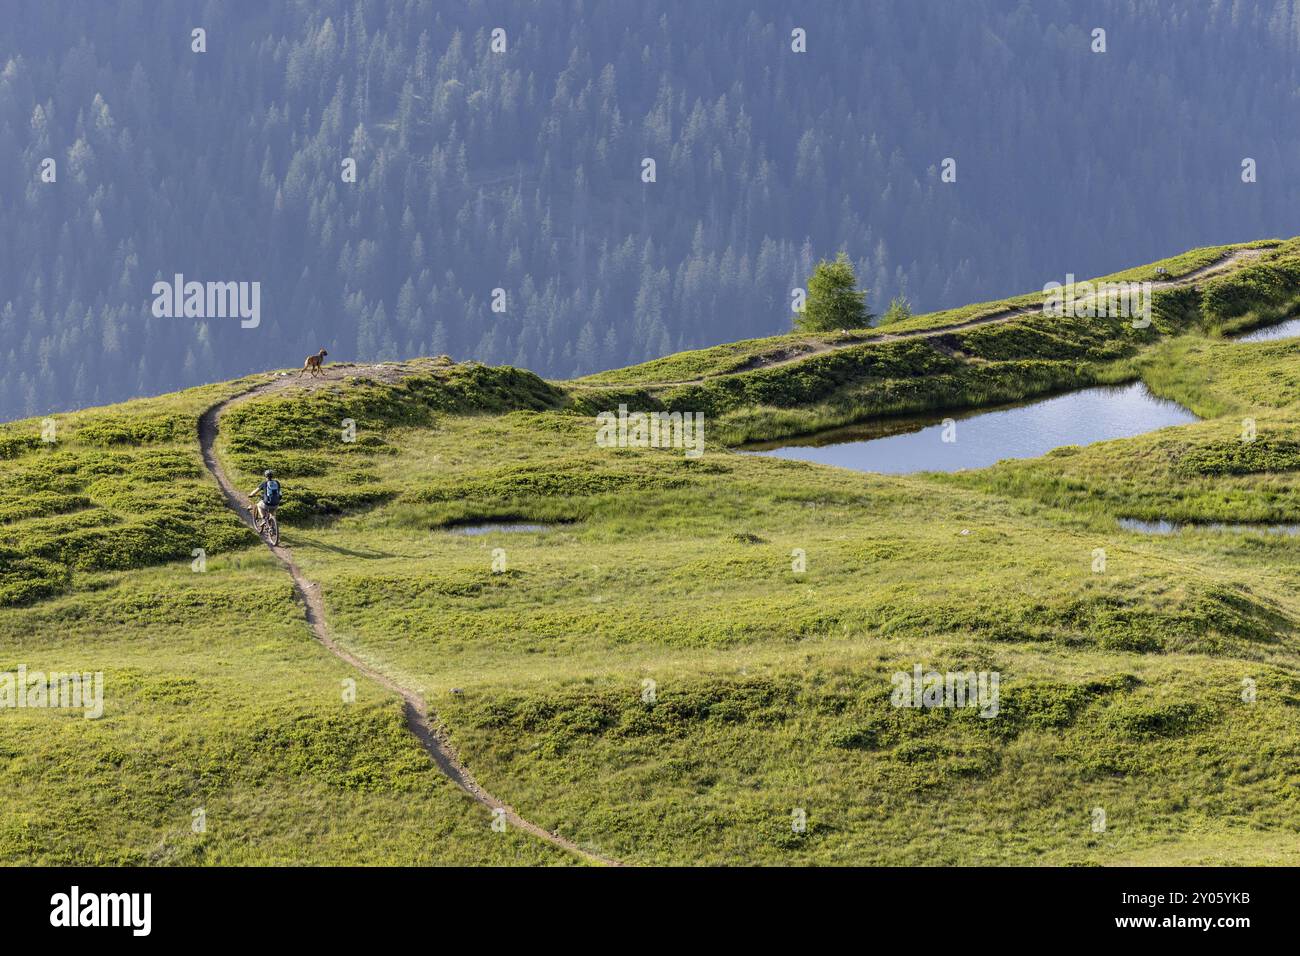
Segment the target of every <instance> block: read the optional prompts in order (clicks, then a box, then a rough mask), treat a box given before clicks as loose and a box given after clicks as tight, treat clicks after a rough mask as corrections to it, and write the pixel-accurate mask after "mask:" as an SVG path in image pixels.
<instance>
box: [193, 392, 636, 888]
mask: <svg viewBox="0 0 1300 956" xmlns="http://www.w3.org/2000/svg"><path fill="white" fill-rule="evenodd" d="M361 370H364V369H361ZM292 384H293V381H292V379H286V378H276V379H272V380H271V381H269V382H266V383H264V384H262V385H256V386H254V387H252V388H251V389H249V390H248V391H246V392H242V393H240V394H239V395H235V396H232V397H230V398H228V399H226V400H224V401H222V402H218V403H217V404H216V405H213V406H212V407H211V408H209V409H207V411H205V412H204V413H203V415H202V416H201V417H200V418H199V448H200V450H201V451H202V452H203V464H204V465H205V466H206V467H207V469H208V471H209V472H211V474H212V477H213V478H214V479H215V480H216V482H217V485H218V486H219V487H220V488H221V493H222V494H223V495H224V496H225V498H226V505H227V506H228V507H229V508H230V509H231V510H232V511H234V512H235V513H236V514H237V515H239V518H240V520H241V521H243V522H244V524H246V525H248V527H249V528H252V526H253V516H252V513H251V512H250V511H249V507H248V505H247V504H246V503H245V498H244V496H243V495H242V494H240V493H239V491H237V490H236V489H235V486H234V485H233V484H231V482H230V479H229V478H227V477H226V472H225V469H223V468H222V466H221V462H220V460H218V458H217V454H216V449H215V445H216V439H217V431H218V425H219V423H220V419H221V416H222V414H223V413H224V412H225V411H226V410H227V409H229V408H230V407H231V406H232V405H235V404H238V403H240V402H244V401H247V400H248V399H251V398H255V397H256V396H258V395H265V394H267V393H268V392H275V391H284V390H286V388H287V386H290V385H292ZM263 543H264V544H266V541H265V539H263ZM266 546H267V547H268V548H269V549H270V551H271V553H272V554H274V555H275V556H276V558H277V559H279V561H280V563H281V564H282V565H284V568H285V570H286V571H288V572H289V575H290V576H291V577H292V578H293V586H294V591H295V593H296V594H297V595H298V597H299V598H301V600H302V603H303V608H304V611H305V614H306V618H307V624H308V626H310V627H311V632H312V635H313V636H314V637H315V638H316V640H317V641H319V642H320V643H321V644H323V645H324V646H325V648H326V649H327V650H328V651H329V652H330V653H331V654H333V655H334V656H335V657H337V658H338V659H339V660H341V661H343V662H344V663H346V664H349V665H350V666H352V667H353V668H355V669H356V670H358V671H360V672H361V673H362V674H363V675H365V676H366V677H368V678H370V679H371V680H372V681H374V682H375V683H377V684H379V685H380V686H381V687H384V688H385V689H387V690H389V691H391V692H392V693H394V694H396V695H397V696H399V697H401V698H402V711H403V713H404V714H405V715H406V729H407V730H409V731H410V732H411V733H412V734H413V735H414V736H415V738H416V739H417V740H418V741H419V742H420V744H421V746H423V747H424V749H425V751H426V752H427V753H428V754H429V757H430V758H431V759H432V760H433V762H434V763H435V764H436V765H437V767H438V769H439V770H441V771H442V772H443V774H445V775H446V776H447V777H449V778H450V779H451V781H452V782H453V783H454V784H456V786H458V787H460V788H461V789H462V790H464V791H465V792H466V793H467V794H469V796H471V797H472V798H473V799H474V800H476V801H478V802H479V803H481V804H482V805H483V806H485V807H487V808H489V809H490V810H493V811H497V810H502V811H504V812H505V818H506V821H507V823H509V824H510V825H512V826H514V827H516V828H517V829H520V830H522V831H524V832H525V833H529V834H531V835H533V836H535V837H537V838H538V839H540V840H545V841H546V842H547V843H550V844H552V845H553V846H557V847H559V848H561V849H563V850H567V851H568V852H570V853H573V854H575V855H576V856H579V857H581V858H582V859H584V860H586V861H587V862H589V863H598V864H604V865H607V866H621V865H622V864H621V863H620V862H619V861H618V860H614V859H611V858H609V857H604V856H601V855H600V854H598V853H593V852H592V851H590V850H586V849H583V848H582V847H580V846H578V844H576V843H574V842H573V841H572V840H569V839H567V838H566V837H562V836H560V835H559V834H557V833H552V832H551V831H549V830H547V829H544V828H543V827H540V826H538V825H537V824H535V823H532V822H530V821H528V820H525V819H524V818H523V817H521V816H520V815H519V814H518V813H517V812H516V811H515V810H514V808H513V807H511V806H510V805H509V804H507V803H505V802H503V801H501V800H498V799H497V798H496V797H494V796H492V794H490V793H488V792H487V791H486V790H484V789H483V788H482V787H481V786H479V784H478V781H476V780H475V779H474V775H473V774H471V773H470V772H469V769H468V768H466V766H465V765H464V764H462V763H461V762H460V760H459V759H458V758H457V756H456V754H455V752H454V751H453V750H452V749H451V746H450V744H448V742H447V741H446V740H445V739H444V738H443V737H442V735H441V734H439V733H438V731H437V730H436V729H435V728H434V726H433V723H432V722H431V721H430V719H429V710H428V707H426V706H425V703H424V700H423V698H421V697H420V695H419V694H417V693H416V692H415V691H414V690H412V689H411V688H409V687H406V686H404V685H402V684H400V683H398V682H397V681H396V680H394V679H393V678H391V677H389V676H388V675H387V674H384V673H382V672H381V671H379V670H376V669H375V668H374V667H372V666H371V665H369V664H367V663H366V662H365V661H363V660H361V659H360V658H359V657H357V656H356V655H355V654H353V653H352V652H351V651H348V650H347V649H345V648H343V647H341V646H340V645H339V644H338V643H337V642H336V641H335V640H334V638H333V637H332V636H331V635H330V630H329V626H328V624H326V621H325V602H324V601H323V600H322V599H321V591H320V585H319V584H316V583H314V582H312V581H310V580H308V579H307V576H306V575H304V574H303V573H302V569H301V568H299V567H298V565H297V563H296V562H295V561H294V559H293V552H291V551H290V550H289V549H288V548H286V547H285V546H284V545H279V546H275V547H273V546H271V545H270V544H266Z"/></svg>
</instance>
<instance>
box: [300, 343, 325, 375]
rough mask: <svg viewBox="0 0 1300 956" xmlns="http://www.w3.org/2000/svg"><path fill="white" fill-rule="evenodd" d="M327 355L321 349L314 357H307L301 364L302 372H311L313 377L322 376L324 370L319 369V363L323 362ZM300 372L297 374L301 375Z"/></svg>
mask: <svg viewBox="0 0 1300 956" xmlns="http://www.w3.org/2000/svg"><path fill="white" fill-rule="evenodd" d="M327 355H329V353H328V352H326V351H325V350H324V349H321V350H320V351H319V352H317V353H316V354H315V355H308V356H307V360H306V361H305V362H303V363H302V372H308V371H309V372H311V374H312V375H313V376H314V375H317V374H319V375H324V374H325V370H324V369H323V368H321V363H323V362H324V361H325V356H327ZM302 372H299V373H298V374H299V375H301V374H302Z"/></svg>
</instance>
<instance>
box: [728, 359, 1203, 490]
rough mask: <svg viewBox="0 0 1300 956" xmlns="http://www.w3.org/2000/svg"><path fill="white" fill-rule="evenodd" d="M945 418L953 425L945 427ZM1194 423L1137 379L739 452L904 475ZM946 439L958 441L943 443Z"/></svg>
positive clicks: (981, 465)
mask: <svg viewBox="0 0 1300 956" xmlns="http://www.w3.org/2000/svg"><path fill="white" fill-rule="evenodd" d="M945 418H950V419H953V421H954V424H953V425H951V426H945V425H944V420H945ZM1194 421H1197V418H1196V416H1195V415H1193V414H1192V413H1191V412H1190V411H1188V410H1187V409H1186V408H1183V406H1181V405H1179V404H1177V403H1175V402H1169V401H1165V400H1164V399H1160V398H1156V397H1155V396H1154V395H1152V394H1151V393H1150V392H1149V391H1148V390H1147V388H1146V386H1145V385H1143V384H1142V383H1141V382H1134V383H1132V384H1130V385H1120V386H1099V387H1094V388H1084V389H1079V390H1078V391H1074V392H1067V393H1066V394H1064V395H1056V396H1054V397H1052V398H1044V399H1038V400H1035V401H1030V402H1021V403H1018V404H1015V405H1003V406H998V407H995V408H991V409H990V408H985V409H976V410H973V411H968V412H959V413H956V414H949V415H935V414H930V415H926V416H916V417H907V418H891V419H884V420H881V421H877V422H871V423H869V424H867V425H854V426H850V427H848V428H837V429H833V430H830V431H825V432H819V433H818V434H816V435H810V436H808V437H806V438H797V439H787V440H783V441H779V442H764V443H761V444H754V445H749V446H747V447H746V448H744V449H742V450H743V451H747V452H751V453H753V454H757V455H771V456H774V457H777V458H793V459H797V460H799V461H812V462H817V463H819V464H823V465H837V466H839V467H841V468H852V469H854V470H855V471H872V472H878V473H881V474H887V475H906V474H911V473H913V472H918V471H947V472H951V471H961V470H963V469H966V468H985V467H987V466H989V465H992V464H994V463H996V462H998V461H1001V460H1002V459H1005V458H1037V457H1038V456H1039V455H1045V454H1047V453H1048V452H1049V451H1051V450H1052V449H1054V448H1060V447H1061V446H1063V445H1088V444H1091V443H1092V442H1097V441H1106V440H1108V439H1112V438H1129V437H1131V436H1133V435H1141V434H1143V433H1145V432H1150V431H1155V430H1156V429H1157V428H1165V427H1167V426H1169V425H1184V424H1187V423H1188V422H1194ZM945 437H949V438H951V439H955V440H948V441H945V440H944V439H945Z"/></svg>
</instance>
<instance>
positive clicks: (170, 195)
mask: <svg viewBox="0 0 1300 956" xmlns="http://www.w3.org/2000/svg"><path fill="white" fill-rule="evenodd" d="M1195 7H1196V9H1195V10H1192V9H1191V8H1190V6H1189V5H1186V4H1182V3H1179V2H1177V0H1142V2H1138V0H1113V2H1100V3H1096V4H1091V5H1088V6H1087V7H1084V8H1080V7H1079V5H1077V4H1066V3H1063V2H1051V0H1049V2H1035V3H1028V2H995V0H923V2H920V0H917V2H900V3H870V4H843V3H829V2H826V3H811V4H801V5H799V6H798V8H797V9H796V8H795V7H794V6H793V5H791V4H788V3H779V2H772V0H752V2H748V3H716V4H708V3H698V2H690V0H663V2H659V3H656V4H654V5H653V7H650V6H646V5H642V4H639V3H635V2H619V3H596V2H591V0H588V2H583V0H534V2H509V3H507V2H484V0H469V2H456V3H444V2H434V0H319V2H305V0H269V2H234V3H217V2H207V3H181V2H175V3H162V2H150V0H120V2H115V3H112V4H98V3H94V4H92V3H67V2H60V0H20V2H12V0H11V2H10V3H9V4H7V5H6V9H5V15H4V23H3V26H0V222H3V224H4V228H3V229H2V230H0V417H3V418H14V417H19V416H25V415H34V414H41V413H45V412H48V411H56V410H60V409H65V408H74V407H79V406H84V405H88V404H96V403H103V402H109V401H115V400H120V399H124V398H128V397H131V396H133V395H142V394H153V393H158V392H163V391H167V390H171V389H175V388H179V387H182V386H188V385H193V384H197V383H200V382H209V381H214V380H217V379H222V378H229V377H232V376H235V375H238V374H242V373H245V372H249V371H253V370H258V369H265V368H273V367H281V366H287V365H298V364H300V363H301V362H302V358H303V356H304V355H306V354H308V353H312V352H315V351H316V350H317V349H318V348H322V347H323V348H326V349H328V350H329V353H330V357H331V360H349V359H354V358H355V359H367V360H374V359H385V358H394V359H396V358H403V357H409V356H414V355H424V354H433V355H437V354H440V353H449V354H451V355H452V356H453V357H455V358H456V359H465V358H475V359H479V360H481V361H484V362H488V363H494V364H496V363H509V364H514V365H519V366H524V367H527V368H531V369H533V370H534V371H537V372H538V373H540V374H543V375H548V376H552V377H567V376H572V375H577V374H583V373H588V372H593V371H596V370H599V369H602V368H608V367H613V366H618V365H622V364H627V363H631V362H634V361H640V360H644V359H648V358H651V357H654V356H657V355H662V354H665V353H668V352H672V351H676V350H681V349H685V348H690V347H694V346H702V345H709V344H714V343H719V342H724V341H730V340H735V339H740V338H745V337H752V336H757V335H765V334H771V333H774V332H778V331H781V330H784V329H787V328H789V326H790V319H791V309H790V297H791V289H792V288H794V287H797V286H802V285H803V284H804V283H805V281H806V279H807V276H808V274H809V271H810V269H811V267H812V266H813V264H814V263H815V262H816V261H817V260H819V259H822V258H834V256H835V254H836V253H837V252H838V251H839V250H845V251H846V252H847V253H848V254H849V257H850V259H851V260H852V262H853V265H854V268H855V271H856V274H857V276H858V279H859V281H860V282H861V283H862V284H863V285H865V286H866V287H867V288H868V289H869V290H870V292H869V296H868V299H867V307H868V309H869V310H870V311H872V312H876V313H878V312H881V311H883V310H884V308H885V306H886V305H888V303H889V301H890V300H891V298H893V297H894V296H898V295H905V296H907V297H908V299H909V300H910V301H911V303H912V306H913V308H914V309H915V310H916V311H918V312H919V311H928V310H933V309H938V308H943V307H948V306H955V305H959V304H962V303H966V302H970V301H975V300H979V299H987V298H993V297H996V296H1001V295H1005V294H1009V293H1013V292H1022V291H1027V290H1029V289H1032V288H1039V287H1041V286H1042V284H1043V283H1044V282H1046V281H1049V280H1057V281H1061V280H1063V279H1064V276H1065V275H1066V273H1074V274H1077V275H1079V276H1081V277H1082V276H1086V275H1096V274H1101V273H1104V272H1106V271H1109V270H1111V269H1115V268H1119V267H1122V266H1128V265H1131V264H1132V263H1134V262H1137V261H1142V260H1149V259H1155V258H1158V257H1159V256H1162V255H1168V254H1170V253H1173V252H1177V251H1180V250H1182V249H1185V248H1187V247H1189V246H1193V245H1200V244H1211V243H1223V242H1230V241H1235V240H1243V239H1251V238H1257V237H1259V236H1261V235H1264V234H1270V233H1271V234H1276V235H1290V234H1292V233H1294V232H1295V231H1296V230H1295V228H1294V222H1293V221H1292V220H1291V218H1290V217H1289V215H1288V213H1289V210H1290V209H1291V208H1292V205H1293V203H1294V197H1293V194H1292V190H1293V187H1294V184H1295V183H1296V182H1297V180H1298V179H1300V124H1297V123H1296V122H1294V121H1293V120H1294V118H1295V116H1296V111H1297V98H1296V89H1297V88H1298V86H1297V68H1296V55H1297V53H1298V52H1300V5H1298V4H1297V3H1296V2H1294V0H1278V2H1275V3H1244V2H1240V0H1237V2H1233V0H1210V2H1207V3H1205V4H1197V5H1195ZM1098 27H1100V28H1103V29H1105V31H1106V50H1105V52H1104V53H1099V52H1094V50H1093V49H1092V45H1093V44H1092V40H1091V35H1092V31H1093V30H1094V29H1095V28H1098ZM196 28H198V29H201V30H202V31H203V34H204V38H205V39H204V47H205V48H204V50H203V51H202V52H196V51H195V50H194V48H193V47H194V40H193V36H194V34H193V31H194V30H195V29H196ZM498 29H499V30H502V31H504V33H503V34H501V36H502V37H503V38H504V43H503V46H504V49H501V50H496V49H494V44H493V31H494V30H498ZM796 29H801V30H803V31H804V35H805V36H806V51H804V52H798V51H796V50H794V49H792V31H794V30H796ZM109 38H111V42H110V39H109ZM885 38H887V40H886V39H885ZM1225 75H1236V76H1238V82H1237V83H1235V84H1224V83H1222V82H1220V81H1219V80H1217V79H1216V78H1217V77H1222V76H1225ZM1116 104H1123V105H1122V106H1121V107H1119V108H1117V107H1116ZM647 158H649V159H653V160H654V167H655V175H654V180H653V181H652V182H646V181H645V180H644V169H645V164H644V160H646V159H647ZM1246 158H1250V159H1253V160H1254V161H1255V166H1256V168H1257V171H1258V172H1257V179H1256V181H1255V182H1249V183H1247V182H1243V181H1242V162H1243V160H1244V159H1246ZM47 159H53V160H54V169H55V171H56V177H55V179H54V181H52V182H50V181H44V179H43V177H42V168H43V163H44V161H45V160H47ZM347 159H352V160H355V168H356V177H355V182H349V181H346V177H345V174H344V171H343V168H344V161H345V160H347ZM945 159H952V160H955V166H954V169H955V174H956V175H955V181H954V182H945V181H943V177H941V175H940V170H941V168H942V166H943V164H944V160H945ZM177 273H180V274H183V275H184V276H185V277H186V278H187V279H191V278H192V279H197V280H200V281H244V282H253V281H256V282H259V283H260V285H261V322H260V325H259V326H258V327H257V328H252V329H249V328H241V327H240V323H239V321H238V320H236V319H228V318H223V319H213V318H209V319H203V320H196V319H193V318H189V319H186V318H157V317H154V315H153V314H152V312H151V308H150V307H151V302H152V298H153V297H152V293H151V288H152V285H153V283H154V282H155V281H156V280H159V279H162V280H168V281H170V280H171V278H172V276H173V275H175V274H177ZM497 289H500V290H502V292H501V293H500V294H499V295H498V299H497V300H498V302H499V304H500V305H501V306H502V307H503V310H502V311H497V310H494V309H493V301H494V290H497Z"/></svg>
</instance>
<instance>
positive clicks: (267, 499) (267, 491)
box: [248, 468, 280, 521]
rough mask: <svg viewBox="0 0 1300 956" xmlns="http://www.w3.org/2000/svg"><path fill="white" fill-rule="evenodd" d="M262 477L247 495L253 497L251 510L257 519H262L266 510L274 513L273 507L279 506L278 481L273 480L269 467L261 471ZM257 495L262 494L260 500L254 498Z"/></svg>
mask: <svg viewBox="0 0 1300 956" xmlns="http://www.w3.org/2000/svg"><path fill="white" fill-rule="evenodd" d="M262 478H263V480H262V483H261V484H260V485H258V486H257V488H255V489H254V490H253V491H252V492H251V493H250V494H249V496H248V497H250V498H253V499H254V501H253V511H254V514H255V515H256V517H257V520H258V521H261V520H263V519H264V518H265V517H266V513H267V512H268V511H270V512H271V513H272V514H274V513H275V509H276V508H278V507H279V506H280V483H279V482H278V481H276V480H275V476H274V475H272V474H271V469H270V468H268V469H266V471H264V472H262ZM257 495H261V496H262V498H261V500H260V501H258V500H256V496H257Z"/></svg>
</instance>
